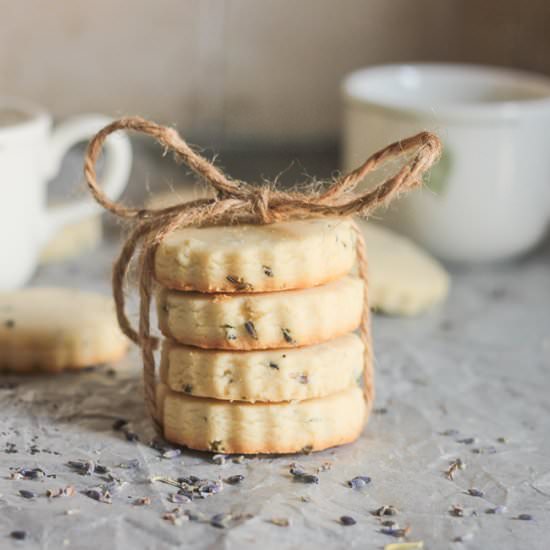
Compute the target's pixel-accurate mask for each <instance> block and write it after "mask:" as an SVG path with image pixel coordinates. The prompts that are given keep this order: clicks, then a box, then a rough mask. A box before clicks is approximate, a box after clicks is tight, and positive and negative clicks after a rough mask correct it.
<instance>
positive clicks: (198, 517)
mask: <svg viewBox="0 0 550 550" xmlns="http://www.w3.org/2000/svg"><path fill="white" fill-rule="evenodd" d="M183 513H184V515H185V516H186V517H187V518H188V519H189V520H190V521H204V519H205V516H204V514H201V512H194V511H193V510H185V511H184V512H183Z"/></svg>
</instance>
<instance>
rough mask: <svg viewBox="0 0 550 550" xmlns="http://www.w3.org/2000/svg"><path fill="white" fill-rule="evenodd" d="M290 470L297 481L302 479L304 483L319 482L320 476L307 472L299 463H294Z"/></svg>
mask: <svg viewBox="0 0 550 550" xmlns="http://www.w3.org/2000/svg"><path fill="white" fill-rule="evenodd" d="M289 472H290V475H291V476H292V477H293V479H294V480H295V481H300V482H302V483H319V477H318V476H316V475H314V474H308V473H306V472H305V471H304V469H303V468H302V467H301V466H300V465H299V464H295V463H292V464H291V465H290V468H289Z"/></svg>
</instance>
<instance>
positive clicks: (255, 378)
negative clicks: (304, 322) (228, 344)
mask: <svg viewBox="0 0 550 550" xmlns="http://www.w3.org/2000/svg"><path fill="white" fill-rule="evenodd" d="M362 372H363V344H362V342H361V340H360V338H359V337H358V336H357V335H355V334H346V335H345V336H341V337H339V338H336V339H334V340H330V341H329V342H325V343H323V344H317V345H314V346H306V347H303V348H291V349H281V350H262V351H248V352H241V351H219V350H204V349H200V348H196V347H191V346H184V345H182V344H177V343H175V342H171V341H170V340H164V342H163V344H162V359H161V367H160V379H161V380H162V382H164V383H165V384H166V385H168V386H169V387H170V389H172V390H174V391H179V392H184V393H186V394H188V395H194V396H197V397H212V398H214V399H225V400H231V401H233V400H235V401H249V402H255V401H272V402H277V401H290V400H292V399H299V400H303V399H311V398H314V397H323V396H325V395H329V394H331V393H335V392H338V391H340V390H343V389H344V388H348V387H349V386H351V385H353V384H354V383H355V382H356V381H357V380H358V379H360V377H361V374H362Z"/></svg>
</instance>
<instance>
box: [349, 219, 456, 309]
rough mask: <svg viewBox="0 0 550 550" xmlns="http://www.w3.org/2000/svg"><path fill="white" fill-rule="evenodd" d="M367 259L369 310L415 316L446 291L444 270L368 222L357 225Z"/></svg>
mask: <svg viewBox="0 0 550 550" xmlns="http://www.w3.org/2000/svg"><path fill="white" fill-rule="evenodd" d="M359 223H360V225H361V228H362V230H363V233H364V236H365V240H366V243H367V257H368V259H369V302H370V306H371V308H374V309H378V310H380V311H383V312H384V313H388V314H391V315H416V314H418V313H421V312H422V311H424V310H426V309H428V308H429V307H431V306H433V305H435V304H436V303H438V302H441V301H443V300H444V299H445V298H446V296H447V294H448V292H449V276H448V274H447V272H446V271H445V269H444V268H443V267H442V266H441V264H439V263H438V262H437V261H436V260H434V259H433V258H432V257H431V256H429V255H428V254H427V253H426V252H424V250H422V249H421V248H420V247H419V246H418V245H416V244H414V243H413V242H412V241H410V240H409V239H407V238H405V237H402V236H400V235H398V234H397V233H394V232H393V231H390V230H389V229H386V228H385V227H381V226H379V225H376V224H372V223H371V222H368V223H365V222H359Z"/></svg>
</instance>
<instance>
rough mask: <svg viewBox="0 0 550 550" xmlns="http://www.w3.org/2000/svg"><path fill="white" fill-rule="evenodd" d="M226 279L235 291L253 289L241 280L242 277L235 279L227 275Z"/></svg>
mask: <svg viewBox="0 0 550 550" xmlns="http://www.w3.org/2000/svg"><path fill="white" fill-rule="evenodd" d="M226 279H227V280H228V281H229V282H230V283H231V284H232V285H234V286H235V289H236V290H239V291H243V290H252V289H253V288H254V287H253V286H252V285H251V284H250V283H247V282H246V281H244V280H243V279H242V277H235V276H234V275H228V276H227V277H226Z"/></svg>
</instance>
